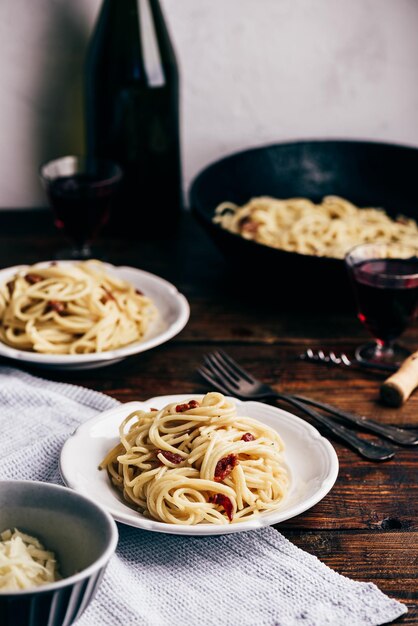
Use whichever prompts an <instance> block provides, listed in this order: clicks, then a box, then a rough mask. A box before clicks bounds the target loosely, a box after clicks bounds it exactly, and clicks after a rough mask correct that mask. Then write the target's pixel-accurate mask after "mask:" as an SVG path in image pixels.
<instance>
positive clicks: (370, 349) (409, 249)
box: [345, 243, 418, 365]
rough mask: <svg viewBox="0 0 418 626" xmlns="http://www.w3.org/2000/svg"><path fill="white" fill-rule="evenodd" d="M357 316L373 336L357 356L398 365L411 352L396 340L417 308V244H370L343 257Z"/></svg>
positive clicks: (357, 247) (360, 348) (413, 316)
mask: <svg viewBox="0 0 418 626" xmlns="http://www.w3.org/2000/svg"><path fill="white" fill-rule="evenodd" d="M345 263H346V267H347V269H348V272H349V275H350V279H351V283H352V286H353V290H354V294H355V297H356V301H357V309H358V318H359V320H360V321H361V322H362V323H363V324H364V326H365V327H366V328H367V330H368V331H369V332H370V334H371V335H372V336H373V337H374V339H375V341H374V342H373V343H368V344H366V345H364V346H360V347H359V348H357V350H356V356H357V358H359V359H360V360H366V361H371V362H374V363H382V364H385V365H386V364H393V365H399V364H400V363H401V362H402V361H403V360H404V359H405V358H406V357H407V356H408V355H409V354H410V352H409V351H408V350H407V349H406V348H404V347H402V346H399V345H398V344H397V343H396V339H398V337H400V335H401V334H402V333H403V332H404V330H405V329H406V328H407V326H408V324H409V323H410V322H411V321H412V320H413V319H414V318H415V316H416V314H417V311H418V245H417V247H416V248H415V247H414V246H409V245H406V246H403V245H400V244H385V243H376V244H374V243H369V244H362V245H359V246H356V247H355V248H353V249H352V250H351V251H349V252H348V254H347V255H346V257H345Z"/></svg>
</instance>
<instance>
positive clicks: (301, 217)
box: [213, 196, 418, 259]
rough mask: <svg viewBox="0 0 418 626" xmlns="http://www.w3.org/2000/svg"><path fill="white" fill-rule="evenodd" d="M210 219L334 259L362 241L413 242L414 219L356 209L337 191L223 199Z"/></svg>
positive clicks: (416, 236)
mask: <svg viewBox="0 0 418 626" xmlns="http://www.w3.org/2000/svg"><path fill="white" fill-rule="evenodd" d="M213 221H214V222H216V223H218V224H220V225H221V226H222V227H223V228H225V229H226V230H229V231H230V232H232V233H236V234H239V235H241V236H242V237H244V238H245V239H252V240H254V241H257V242H258V243H262V244H264V245H266V246H270V247H272V248H280V249H282V250H287V251H290V252H299V253H300V254H309V255H314V256H326V257H333V258H337V259H342V258H344V256H345V254H346V253H347V252H348V251H349V250H350V249H351V248H353V247H354V246H356V245H358V244H361V243H369V242H370V243H380V242H381V243H388V244H391V243H401V244H405V245H411V246H416V245H417V242H418V225H417V223H416V222H415V221H414V220H413V219H409V218H406V217H403V216H399V217H398V218H397V219H396V220H393V219H391V218H390V217H389V216H388V215H387V214H386V213H385V212H384V211H383V210H382V209H374V208H365V209H359V208H358V207H356V206H355V205H354V204H352V203H351V202H349V201H348V200H344V199H343V198H339V197H338V196H326V197H325V198H324V199H323V200H322V202H321V203H320V204H314V203H313V202H311V200H308V199H306V198H289V199H287V200H277V199H275V198H270V197H268V196H264V197H259V198H253V199H252V200H250V201H249V202H247V203H246V204H244V205H243V206H238V205H236V204H233V203H232V202H223V203H222V204H220V205H219V206H218V207H217V208H216V212H215V217H214V218H213Z"/></svg>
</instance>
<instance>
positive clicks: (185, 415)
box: [99, 392, 289, 525]
mask: <svg viewBox="0 0 418 626" xmlns="http://www.w3.org/2000/svg"><path fill="white" fill-rule="evenodd" d="M119 433H120V443H119V444H118V445H117V446H116V447H115V448H113V449H112V450H111V451H110V452H109V453H108V454H107V455H106V457H105V458H104V459H103V461H102V462H101V464H100V466H99V469H106V470H107V472H108V474H109V477H110V479H111V481H112V483H113V484H114V485H115V486H116V487H117V488H118V489H119V490H120V491H122V493H123V495H124V497H125V499H126V500H127V501H128V502H129V503H130V504H131V505H132V506H134V507H135V508H137V509H138V510H139V511H140V512H142V513H144V514H145V515H147V516H149V517H152V518H154V519H156V520H158V521H160V522H167V523H170V524H189V525H192V524H198V523H201V522H202V523H212V524H228V523H229V522H233V523H235V522H241V521H245V520H248V519H250V518H252V517H255V516H258V515H259V514H260V512H262V511H269V510H273V509H275V508H277V507H278V506H279V504H280V503H281V501H282V500H283V498H284V496H285V494H286V492H287V488H288V483H289V478H288V472H287V469H286V465H285V463H284V460H283V443H282V440H281V438H280V437H279V435H278V434H277V432H276V431H275V430H273V429H272V428H270V427H268V426H266V425H265V424H262V423H261V422H259V421H257V420H255V419H251V418H249V417H242V416H240V415H237V409H236V406H235V404H233V403H232V402H230V401H229V400H227V399H226V398H225V397H224V396H223V395H222V394H220V393H214V392H213V393H208V394H206V395H205V396H204V397H203V399H201V400H196V399H192V400H189V401H188V402H185V403H181V404H178V403H172V404H169V405H167V406H166V407H164V408H163V409H161V410H157V409H151V410H150V411H135V412H134V413H131V414H130V415H128V416H127V417H126V418H125V419H124V420H123V422H122V424H121V425H120V428H119Z"/></svg>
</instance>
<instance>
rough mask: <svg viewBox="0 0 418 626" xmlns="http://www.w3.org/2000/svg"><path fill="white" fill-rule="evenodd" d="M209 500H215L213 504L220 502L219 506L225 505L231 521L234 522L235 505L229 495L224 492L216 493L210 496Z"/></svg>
mask: <svg viewBox="0 0 418 626" xmlns="http://www.w3.org/2000/svg"><path fill="white" fill-rule="evenodd" d="M209 502H213V504H219V506H223V508H224V511H225V513H226V514H227V517H228V519H229V521H230V522H232V519H233V517H234V513H233V511H234V507H233V506H232V502H231V500H230V499H229V498H228V497H227V496H224V494H223V493H215V495H213V496H211V497H210V498H209Z"/></svg>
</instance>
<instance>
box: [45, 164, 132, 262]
mask: <svg viewBox="0 0 418 626" xmlns="http://www.w3.org/2000/svg"><path fill="white" fill-rule="evenodd" d="M40 177H41V181H42V183H43V185H44V188H45V190H46V193H47V195H48V199H49V203H50V205H51V208H52V211H53V214H54V221H55V226H56V227H57V228H58V229H59V230H62V231H63V232H64V234H65V235H66V236H67V237H68V238H69V239H71V240H72V242H73V245H72V247H71V248H69V249H66V250H62V251H60V253H59V254H58V255H57V256H58V257H59V258H71V259H86V258H88V257H91V256H92V249H91V243H92V241H93V240H94V239H95V237H96V236H97V234H98V232H99V230H100V229H101V228H102V226H104V224H105V223H106V222H107V221H108V219H109V216H110V208H111V203H112V199H113V197H114V195H115V192H116V190H117V188H118V185H119V182H120V181H121V179H122V170H121V168H120V167H119V165H117V164H116V163H114V162H113V161H109V160H106V159H96V158H92V157H79V156H64V157H61V158H58V159H54V160H53V161H49V162H48V163H44V164H43V165H42V166H41V168H40Z"/></svg>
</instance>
